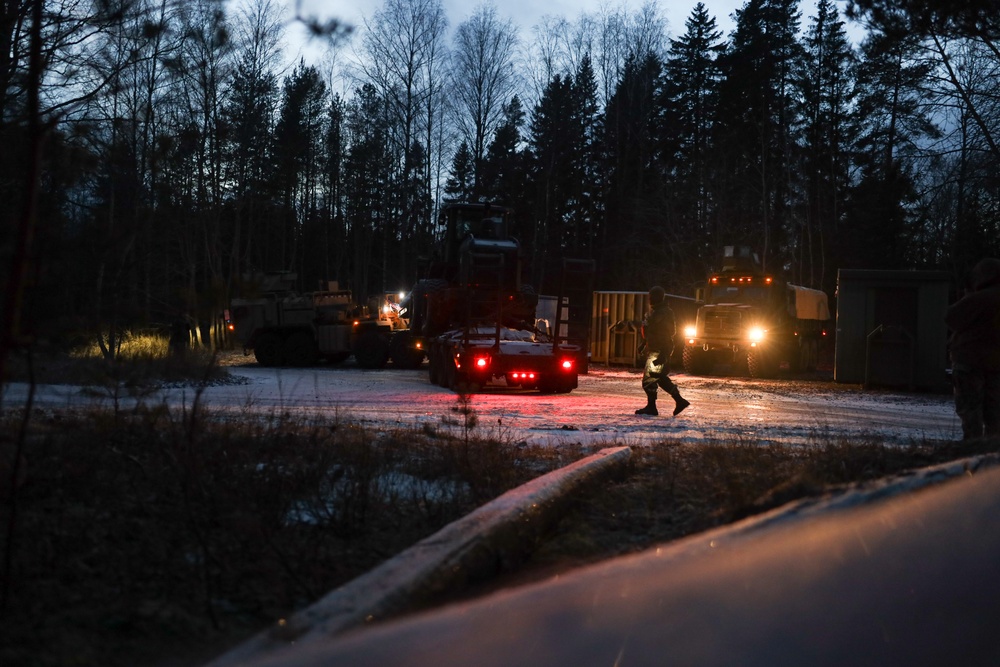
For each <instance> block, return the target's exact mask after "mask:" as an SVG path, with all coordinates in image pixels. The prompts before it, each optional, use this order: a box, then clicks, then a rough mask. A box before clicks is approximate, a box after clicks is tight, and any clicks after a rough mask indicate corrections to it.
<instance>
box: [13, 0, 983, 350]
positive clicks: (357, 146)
mask: <svg viewBox="0 0 1000 667" xmlns="http://www.w3.org/2000/svg"><path fill="white" fill-rule="evenodd" d="M953 4H955V6H960V7H961V11H958V10H955V9H952V5H953ZM993 5H994V2H993V1H992V0H978V1H974V0H970V1H969V2H966V3H957V4H956V3H947V2H938V1H937V0H905V1H904V0H894V1H893V2H891V3H889V2H884V1H883V0H856V2H852V3H851V6H850V7H845V8H844V11H849V12H851V14H852V16H853V17H855V18H856V19H857V20H858V21H859V22H861V24H863V25H864V28H865V30H864V34H865V35H866V37H865V39H864V40H863V41H861V42H860V43H859V44H856V45H855V44H853V43H852V41H851V40H849V39H848V35H847V31H846V23H845V16H844V15H843V14H842V13H841V10H839V9H838V7H837V5H836V4H834V3H832V2H830V1H829V0H819V2H818V4H817V5H816V6H815V10H814V13H813V14H811V15H808V16H804V15H803V13H802V10H801V8H800V7H799V3H798V1H797V0H748V2H746V4H745V5H744V6H743V7H742V8H741V9H740V10H739V11H738V12H737V13H736V14H735V16H734V19H735V27H734V29H733V31H732V32H731V34H729V35H724V34H723V32H722V31H721V30H719V29H718V27H717V23H716V19H715V17H714V16H713V15H712V14H711V13H710V11H709V9H708V8H707V7H706V5H704V4H702V3H699V4H697V5H696V6H695V7H693V9H692V10H691V12H690V14H689V15H688V17H687V20H686V21H685V23H684V25H683V26H679V27H676V26H675V27H673V30H672V32H673V34H674V36H670V35H669V34H668V32H667V30H666V24H665V21H664V19H663V17H662V13H661V11H660V8H659V7H658V5H657V4H655V3H647V4H646V5H643V6H642V7H641V8H639V9H638V10H636V11H631V10H624V9H621V10H606V11H603V12H601V13H599V14H596V15H583V16H580V17H579V18H578V19H576V20H575V21H572V22H571V21H567V20H565V19H562V18H553V17H546V19H545V20H544V21H543V22H542V23H541V24H540V25H538V26H535V27H534V28H533V29H532V30H531V31H530V32H524V33H522V32H521V31H520V30H519V29H518V28H517V27H516V26H515V25H514V24H513V23H512V22H511V21H509V20H506V19H503V18H501V17H500V16H499V15H498V13H497V10H496V9H495V8H494V7H493V6H492V5H490V4H484V5H480V6H479V7H478V8H476V9H475V10H473V12H472V13H471V15H470V16H469V17H468V18H466V19H465V20H464V21H463V22H461V23H459V24H458V25H457V26H455V27H454V29H451V28H450V27H449V24H448V21H447V18H446V17H445V15H444V10H443V7H442V4H441V2H440V0H385V3H384V4H383V5H382V6H381V8H380V9H379V10H378V11H377V12H376V13H375V14H374V15H373V16H371V17H369V18H368V19H367V20H366V22H365V25H363V26H358V27H357V29H356V30H354V31H353V33H351V34H346V33H345V31H344V30H343V29H342V28H341V27H340V26H337V25H335V24H329V25H314V24H309V25H308V28H309V29H310V30H312V31H313V32H314V33H316V34H318V35H321V36H323V37H325V38H327V39H329V40H330V41H329V49H328V50H329V55H330V60H336V61H341V62H344V61H350V62H351V65H350V66H348V67H344V68H334V67H332V66H329V65H319V66H314V65H310V64H307V63H306V62H304V61H299V62H298V63H297V64H296V65H295V66H293V67H291V68H287V67H285V66H284V64H283V63H284V61H285V58H286V54H285V53H284V52H283V47H282V44H283V40H284V39H285V30H286V28H287V27H288V26H289V25H290V22H304V21H302V20H301V19H286V18H285V17H284V16H283V15H282V13H281V12H280V11H279V7H278V6H277V5H276V4H274V3H273V2H272V0H249V1H248V2H246V3H243V4H238V5H230V4H223V3H221V2H220V1H219V0H184V1H183V2H182V1H180V0H166V1H156V2H154V1H153V0H90V1H89V2H86V1H85V2H78V1H76V0H72V1H71V0H6V1H5V2H3V3H2V5H0V202H2V203H0V226H2V227H0V228H2V234H3V236H2V238H0V244H2V245H0V253H2V261H3V267H4V274H3V278H2V279H3V280H5V281H7V282H6V288H7V289H6V290H5V293H6V294H7V301H6V305H5V311H4V316H5V319H6V321H7V328H6V331H7V333H6V334H5V336H6V337H9V336H11V335H15V334H18V333H20V332H21V331H22V329H24V328H25V327H21V326H20V325H19V324H18V323H17V322H19V321H22V320H23V321H25V322H33V323H35V327H36V329H37V330H36V331H35V332H34V333H36V334H38V335H44V336H51V335H53V334H52V332H53V331H59V332H94V331H98V330H102V331H104V332H105V334H107V332H109V331H110V332H111V334H112V337H113V336H114V332H116V331H118V330H121V329H123V328H125V327H142V326H153V325H157V324H162V323H164V322H167V321H169V320H170V319H171V318H172V317H174V316H176V314H177V313H178V312H186V313H190V314H193V315H196V316H197V317H198V318H199V319H201V320H212V319H214V317H215V316H217V314H218V313H220V312H221V311H222V309H223V308H224V307H225V306H226V304H227V303H228V301H229V299H230V298H231V297H233V296H236V295H239V294H242V293H246V292H247V291H248V290H249V289H251V287H252V286H251V285H248V284H246V282H245V281H244V276H247V275H251V274H254V273H257V272H262V271H293V272H295V273H297V274H298V276H299V284H298V287H299V289H301V290H303V291H308V290H312V289H316V288H317V286H318V285H319V284H320V282H321V281H326V280H338V281H339V282H340V284H341V285H342V286H343V287H347V288H350V289H352V290H354V292H355V294H356V295H358V296H359V297H360V298H363V297H365V296H368V295H372V294H376V293H380V292H382V291H383V290H396V289H405V288H407V287H409V286H411V285H412V284H413V283H414V281H415V280H416V278H417V277H418V275H419V271H420V266H421V259H422V258H424V257H427V256H428V255H429V254H430V253H431V252H432V251H433V250H434V246H435V244H436V243H437V242H438V239H439V237H440V232H441V230H440V229H439V228H438V226H437V224H436V220H437V211H438V209H439V206H440V204H441V202H442V201H443V200H444V199H445V198H464V199H473V200H479V199H485V200H490V201H494V202H497V203H502V204H506V205H510V206H512V207H513V208H514V209H515V211H516V229H515V233H516V235H517V237H518V238H519V239H520V241H521V243H522V245H523V246H524V249H525V259H526V266H527V267H529V274H528V275H527V276H526V278H527V279H528V280H529V282H531V283H532V284H534V285H535V286H536V288H537V289H538V290H539V291H541V292H543V293H544V292H550V291H552V290H554V289H555V283H554V278H555V275H556V271H557V267H558V262H559V259H560V258H561V257H564V256H568V257H579V258H591V259H594V260H596V262H597V266H598V275H597V281H596V288H597V289H602V290H643V289H646V288H648V286H650V285H651V284H653V283H658V284H661V285H663V286H664V287H665V288H667V290H668V291H669V292H672V293H675V294H682V295H691V294H692V293H693V288H694V285H695V284H696V283H697V282H698V281H700V280H702V279H703V278H704V275H705V273H706V271H707V270H709V268H710V267H711V265H712V264H713V261H714V259H715V255H716V253H717V251H718V248H719V247H720V246H721V245H723V244H732V243H737V244H748V245H751V246H753V247H754V248H755V249H757V250H758V251H759V252H760V253H761V255H762V257H763V258H764V260H765V263H766V266H767V268H768V269H770V270H773V271H779V272H783V273H784V274H785V275H786V276H787V277H788V278H789V279H790V280H792V281H795V282H798V283H801V284H804V285H807V286H810V287H818V288H822V289H824V290H826V291H828V292H829V293H831V294H832V293H833V291H834V289H835V281H836V272H837V270H838V269H841V268H869V269H938V270H946V271H950V272H951V273H952V274H953V275H954V276H955V279H956V283H959V282H960V281H961V279H962V277H963V275H964V272H965V271H966V270H967V268H968V267H969V266H971V265H972V264H973V263H974V262H975V261H976V260H977V259H979V258H980V257H982V256H984V255H995V256H996V255H1000V215H998V205H1000V191H998V186H1000V177H998V174H1000V150H998V145H997V141H998V134H1000V76H998V74H1000V41H998V35H1000V29H998V28H1000V24H998V19H997V17H998V16H1000V13H998V12H996V11H994V9H995V8H994V7H993ZM809 9H810V11H811V12H812V11H813V8H812V7H811V6H810V8H809ZM355 55H356V57H354V56H355ZM348 56H350V57H348ZM345 81H346V82H348V83H346V84H344V83H343V82H345ZM336 84H340V85H341V87H342V89H343V90H345V91H349V92H346V93H343V92H342V93H338V92H334V89H335V85H336ZM36 157H37V159H36ZM22 296H23V298H22ZM18 314H20V315H18ZM16 315H18V316H17V317H16ZM15 320H16V321H15ZM26 333H32V332H31V331H26ZM112 339H113V338H112Z"/></svg>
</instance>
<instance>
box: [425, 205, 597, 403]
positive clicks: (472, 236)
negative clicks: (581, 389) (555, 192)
mask: <svg viewBox="0 0 1000 667" xmlns="http://www.w3.org/2000/svg"><path fill="white" fill-rule="evenodd" d="M442 218H443V219H442V224H443V227H444V229H445V237H444V242H443V244H442V253H441V255H440V256H438V257H436V258H435V259H434V261H432V262H431V265H430V267H429V270H428V272H427V276H428V277H427V278H425V279H423V280H421V281H418V283H417V285H416V286H415V287H414V289H413V291H412V292H411V296H410V302H409V304H408V305H409V307H410V308H411V309H412V312H413V319H412V320H411V324H412V328H413V331H414V334H415V335H416V336H419V338H418V340H421V341H422V342H423V346H424V347H425V348H426V350H427V357H428V364H429V375H430V380H431V382H433V383H434V384H437V385H440V386H444V387H450V388H452V389H454V390H455V391H459V392H474V391H477V390H478V389H480V388H482V387H483V386H484V385H487V384H490V383H503V384H504V385H506V386H508V387H520V388H524V389H538V390H540V391H543V392H551V393H565V392H569V391H572V390H573V389H575V388H576V386H577V381H578V375H579V373H580V372H583V371H584V370H585V368H586V364H587V343H586V332H587V331H588V330H589V325H588V323H587V321H586V318H587V317H589V310H588V311H586V312H585V313H584V312H582V311H583V310H585V309H581V308H579V307H578V306H580V305H582V304H585V305H586V306H587V307H589V305H590V290H591V289H592V282H591V280H590V279H588V278H589V277H592V275H593V264H592V263H591V262H587V261H579V260H565V261H564V263H563V274H562V276H561V278H562V280H561V281H560V282H561V286H560V292H561V293H560V295H559V296H558V300H557V304H559V306H557V313H558V314H557V317H556V321H555V322H554V323H553V325H554V326H552V327H551V329H550V330H548V331H546V330H543V329H542V328H539V327H538V326H536V320H535V314H536V307H537V305H538V295H537V294H536V293H535V291H534V289H533V288H531V287H530V286H528V285H526V284H524V283H523V282H522V280H521V272H522V256H521V255H522V251H521V246H520V244H519V243H518V241H517V239H516V238H514V237H513V236H511V234H510V229H509V225H510V210H509V209H507V208H504V207H500V206H492V205H490V204H484V203H479V204H468V203H449V204H446V205H445V206H444V207H443V210H442ZM570 280H572V281H573V282H572V284H571V285H567V282H568V281H570ZM571 292H572V293H571Z"/></svg>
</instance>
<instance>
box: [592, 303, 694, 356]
mask: <svg viewBox="0 0 1000 667" xmlns="http://www.w3.org/2000/svg"><path fill="white" fill-rule="evenodd" d="M666 299H667V303H668V304H669V305H670V309H671V310H673V311H674V320H675V321H676V324H677V331H678V334H680V331H681V330H682V328H683V326H684V324H685V323H686V322H690V321H693V320H694V318H695V316H696V315H697V312H698V306H699V305H701V302H700V301H696V300H695V299H691V298H688V297H683V296H677V295H675V294H667V295H666ZM648 310H649V293H648V292H594V309H593V314H592V316H591V319H590V360H591V361H592V362H594V363H600V364H607V365H609V366H611V365H615V364H622V365H626V366H638V365H639V361H640V360H639V341H640V340H641V337H642V333H641V331H640V328H641V324H642V320H643V318H645V317H646V313H647V312H648ZM680 354H681V346H676V347H675V348H674V359H673V361H674V362H675V363H677V364H679V363H680Z"/></svg>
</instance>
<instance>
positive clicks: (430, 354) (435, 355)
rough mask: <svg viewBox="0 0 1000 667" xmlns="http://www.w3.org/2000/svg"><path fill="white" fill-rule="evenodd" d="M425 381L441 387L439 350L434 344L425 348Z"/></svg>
mask: <svg viewBox="0 0 1000 667" xmlns="http://www.w3.org/2000/svg"><path fill="white" fill-rule="evenodd" d="M427 379H428V380H430V381H431V384H433V385H437V386H439V387H440V386H441V349H440V346H439V345H437V344H435V343H430V344H429V346H428V348H427Z"/></svg>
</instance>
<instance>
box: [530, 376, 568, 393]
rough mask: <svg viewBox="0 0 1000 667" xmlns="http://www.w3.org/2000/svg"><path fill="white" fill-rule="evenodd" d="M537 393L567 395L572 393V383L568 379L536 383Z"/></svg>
mask: <svg viewBox="0 0 1000 667" xmlns="http://www.w3.org/2000/svg"><path fill="white" fill-rule="evenodd" d="M538 391H540V392H542V393H543V394H568V393H569V392H571V391H573V381H572V380H570V379H557V380H542V381H541V382H539V383H538Z"/></svg>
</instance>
